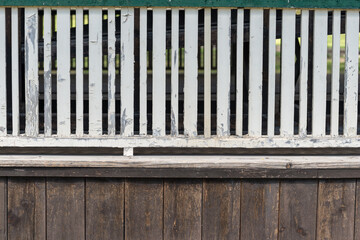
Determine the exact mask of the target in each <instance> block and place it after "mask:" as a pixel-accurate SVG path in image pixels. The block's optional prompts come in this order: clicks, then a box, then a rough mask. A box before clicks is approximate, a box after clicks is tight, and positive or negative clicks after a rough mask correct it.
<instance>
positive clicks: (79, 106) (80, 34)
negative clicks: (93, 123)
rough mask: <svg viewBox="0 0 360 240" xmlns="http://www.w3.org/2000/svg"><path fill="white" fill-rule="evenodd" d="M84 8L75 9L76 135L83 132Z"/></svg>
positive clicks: (81, 134) (80, 134)
mask: <svg viewBox="0 0 360 240" xmlns="http://www.w3.org/2000/svg"><path fill="white" fill-rule="evenodd" d="M83 13H84V10H83V9H82V8H77V9H76V135H77V136H79V137H80V136H83V134H84V15H83Z"/></svg>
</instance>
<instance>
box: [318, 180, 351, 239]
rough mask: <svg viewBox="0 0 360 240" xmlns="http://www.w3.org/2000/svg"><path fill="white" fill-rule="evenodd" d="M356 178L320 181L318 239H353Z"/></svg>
mask: <svg viewBox="0 0 360 240" xmlns="http://www.w3.org/2000/svg"><path fill="white" fill-rule="evenodd" d="M355 183H356V180H321V181H319V194H318V195H319V196H318V210H317V214H318V220H317V239H324V240H328V239H329V240H330V239H353V238H354V214H355V185H356V184H355Z"/></svg>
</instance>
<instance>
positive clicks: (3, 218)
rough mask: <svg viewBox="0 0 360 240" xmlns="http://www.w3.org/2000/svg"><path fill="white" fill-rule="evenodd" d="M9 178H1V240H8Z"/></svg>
mask: <svg viewBox="0 0 360 240" xmlns="http://www.w3.org/2000/svg"><path fill="white" fill-rule="evenodd" d="M7 210H8V206H7V178H0V240H7V239H8V236H7V225H8V223H7Z"/></svg>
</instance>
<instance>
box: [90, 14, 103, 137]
mask: <svg viewBox="0 0 360 240" xmlns="http://www.w3.org/2000/svg"><path fill="white" fill-rule="evenodd" d="M102 59H103V57H102V9H101V8H90V9H89V135H91V136H96V135H101V134H102Z"/></svg>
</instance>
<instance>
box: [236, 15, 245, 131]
mask: <svg viewBox="0 0 360 240" xmlns="http://www.w3.org/2000/svg"><path fill="white" fill-rule="evenodd" d="M236 31H237V37H236V125H235V127H236V135H238V136H242V135H243V112H244V110H243V98H244V94H243V92H244V90H243V87H244V9H239V10H238V11H237V30H236Z"/></svg>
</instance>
